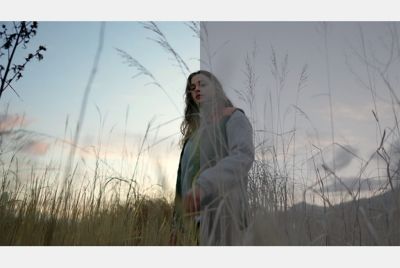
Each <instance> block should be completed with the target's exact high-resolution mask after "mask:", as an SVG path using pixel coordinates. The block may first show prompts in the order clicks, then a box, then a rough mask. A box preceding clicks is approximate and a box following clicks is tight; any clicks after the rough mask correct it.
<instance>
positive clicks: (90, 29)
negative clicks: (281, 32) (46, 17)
mask: <svg viewBox="0 0 400 268" xmlns="http://www.w3.org/2000/svg"><path fill="white" fill-rule="evenodd" d="M157 25H158V26H159V28H160V29H161V31H163V33H164V34H165V35H166V36H167V39H168V41H169V42H170V44H171V46H173V48H174V49H176V51H177V52H178V53H179V54H180V55H181V57H182V58H183V59H184V60H185V61H186V62H187V64H188V66H189V68H191V70H192V71H194V70H197V69H198V68H199V63H198V62H199V60H198V59H199V41H198V38H197V37H194V34H193V32H192V31H191V30H190V29H189V27H187V26H186V25H185V23H184V22H157ZM100 26H101V24H100V23H99V22H39V28H38V34H37V35H36V36H35V37H34V38H33V39H32V42H31V43H29V47H28V48H27V50H26V52H25V51H21V52H23V53H24V54H27V53H28V51H29V52H30V51H32V50H34V49H36V48H37V47H38V46H39V45H44V46H45V47H46V49H47V50H46V51H45V53H44V59H43V60H42V61H40V62H39V61H35V62H30V64H28V65H27V68H26V70H25V72H24V73H23V75H24V76H23V78H22V79H20V80H19V81H17V82H16V83H15V84H14V88H15V89H16V90H17V92H18V95H19V96H20V97H18V96H17V95H16V94H14V92H12V91H11V90H7V91H5V94H4V96H2V98H1V100H0V102H1V107H3V108H4V109H5V107H7V105H8V107H9V109H8V117H9V120H8V121H9V122H14V123H17V122H19V123H21V122H22V121H23V128H24V129H27V130H29V131H32V132H34V133H36V134H38V135H35V138H34V140H35V142H36V143H41V144H42V146H38V145H36V146H28V147H27V146H25V150H23V151H25V153H27V154H23V155H25V157H26V158H29V159H31V160H32V161H33V160H38V161H37V162H38V163H37V165H39V166H45V165H48V163H49V162H50V161H51V160H53V162H56V160H57V159H59V157H58V156H59V155H60V150H62V148H63V147H65V148H66V147H68V146H65V143H62V142H55V139H54V138H57V140H66V141H68V142H71V141H72V139H73V136H74V133H75V128H76V124H77V121H78V117H79V113H80V109H81V104H82V100H83V95H84V90H85V88H86V85H87V83H88V79H89V75H90V73H91V70H92V66H93V62H94V58H95V53H96V50H97V47H98V43H99V41H98V40H99V33H100ZM155 37H156V36H155V34H154V33H153V32H150V31H149V30H147V29H145V28H144V25H143V24H141V23H140V22H107V23H106V24H105V32H104V43H103V49H102V53H101V56H100V61H99V65H98V70H97V73H96V76H95V79H94V81H93V84H92V88H91V91H90V94H89V97H88V101H87V108H86V113H85V118H84V121H83V126H82V132H81V136H80V140H79V142H78V144H79V147H80V148H83V149H84V150H85V152H88V153H84V152H82V151H81V150H78V151H77V154H78V157H79V156H81V155H82V156H84V158H86V159H92V158H93V156H94V150H93V146H94V147H96V148H100V143H99V142H101V143H102V144H101V151H102V152H103V153H104V154H106V153H107V157H106V159H107V160H106V161H107V163H108V164H109V165H113V164H114V163H113V161H117V162H118V161H119V162H121V161H120V160H121V158H122V157H121V154H122V152H123V150H124V140H125V151H126V153H125V154H130V155H131V156H132V159H129V160H127V161H126V163H124V164H126V167H121V168H119V169H118V171H119V172H120V173H123V176H129V175H128V174H132V171H131V168H132V167H133V166H134V165H135V162H134V160H135V159H136V157H135V156H134V155H137V152H138V149H139V148H138V147H139V145H140V142H141V140H142V139H143V136H144V134H145V131H146V127H147V125H148V124H149V123H150V122H152V123H153V125H152V127H153V130H152V131H151V132H150V134H151V135H149V137H150V138H151V139H149V143H150V142H153V143H154V142H156V141H158V140H159V139H162V138H164V137H167V136H170V138H169V139H166V140H165V142H164V143H166V144H167V145H168V143H167V142H172V143H173V142H177V140H178V138H179V124H180V119H179V117H180V116H181V115H182V114H183V90H184V87H185V82H186V80H185V76H184V75H182V73H181V71H180V70H179V68H177V67H176V66H175V65H176V63H175V62H174V60H173V59H171V56H170V55H168V54H167V53H166V52H165V50H164V49H163V48H162V47H160V46H159V45H158V44H157V43H156V42H154V41H153V40H151V38H155ZM117 49H121V50H123V51H125V52H126V53H128V54H129V55H131V56H132V57H134V58H135V59H136V60H137V61H138V62H140V63H141V64H142V65H143V66H144V67H145V68H147V69H148V70H149V71H150V72H151V73H152V74H153V76H154V77H155V78H156V79H157V81H158V82H159V83H160V84H162V86H163V88H164V89H165V91H166V92H167V93H168V95H169V96H170V98H171V99H173V101H174V102H175V105H176V107H175V105H173V104H172V103H171V102H170V101H169V99H168V97H166V95H165V94H164V93H163V91H162V90H160V88H158V87H156V86H154V85H151V84H149V83H151V82H152V80H151V79H149V77H146V76H144V75H139V76H137V77H135V78H134V76H135V75H136V74H138V73H139V71H138V70H137V68H135V67H131V66H129V65H128V64H127V63H126V62H125V60H124V59H123V57H122V56H121V55H120V54H119V52H118V51H117ZM24 54H21V55H24ZM21 55H18V56H19V57H20V56H21ZM2 60H3V59H2ZM2 114H3V115H5V112H3V111H2ZM23 115H25V118H24V119H23V120H22V119H21V118H22V117H23ZM10 118H11V119H12V120H11V119H10ZM13 118H14V119H13ZM17 118H20V120H19V121H18V120H16V119H17ZM171 119H175V121H173V122H172V123H170V124H166V125H164V126H162V127H161V128H160V130H159V131H157V130H156V129H154V127H155V126H157V125H159V124H161V123H163V122H167V121H170V120H171ZM3 121H4V122H6V120H5V117H4V120H3ZM67 121H68V128H67V131H66V134H65V129H66V122H67ZM9 125H10V123H9ZM157 132H159V133H157ZM40 134H43V135H40ZM46 136H50V137H53V138H47V137H46ZM124 137H125V138H124ZM43 144H47V146H46V145H43ZM63 144H64V146H63ZM146 144H147V143H146ZM157 146H159V148H157V149H158V151H157V152H155V153H154V154H153V156H154V157H153V158H154V161H155V162H157V161H159V160H156V159H161V162H163V163H167V164H163V165H162V166H163V167H164V166H166V167H167V168H165V170H164V169H163V172H164V173H167V175H168V176H173V175H172V172H174V171H175V169H176V168H175V167H174V166H176V165H177V163H175V162H176V161H177V156H175V155H176V154H179V151H177V150H178V148H173V150H172V151H171V150H170V151H171V152H167V151H165V150H162V147H163V146H164V145H163V144H160V145H157ZM157 146H156V147H157ZM39 147H40V148H41V150H39ZM43 147H44V149H43ZM164 147H165V146H164ZM65 148H64V154H65V152H69V148H68V149H65ZM174 153H175V154H174ZM171 155H172V157H171ZM127 158H128V157H125V159H127ZM170 158H171V159H172V160H171V161H170ZM104 159H105V158H104ZM152 161H153V160H152ZM170 162H171V163H170ZM121 165H122V164H121ZM103 167H104V165H103ZM172 167H173V168H172ZM122 170H124V171H122ZM168 172H170V173H171V174H170V173H168ZM114 175H115V174H114ZM152 182H153V183H154V180H152ZM172 184H173V183H172Z"/></svg>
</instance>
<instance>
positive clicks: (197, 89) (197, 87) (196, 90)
mask: <svg viewBox="0 0 400 268" xmlns="http://www.w3.org/2000/svg"><path fill="white" fill-rule="evenodd" d="M194 92H196V93H199V92H200V84H199V83H198V84H196V85H195V88H194Z"/></svg>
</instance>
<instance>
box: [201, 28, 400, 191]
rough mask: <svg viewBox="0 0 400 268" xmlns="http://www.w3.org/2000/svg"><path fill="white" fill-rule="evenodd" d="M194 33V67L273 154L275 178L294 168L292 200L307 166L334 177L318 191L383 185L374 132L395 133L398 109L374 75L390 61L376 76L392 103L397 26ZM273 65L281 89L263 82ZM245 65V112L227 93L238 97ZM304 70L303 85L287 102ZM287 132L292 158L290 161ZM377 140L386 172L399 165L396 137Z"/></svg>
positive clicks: (305, 182) (309, 174)
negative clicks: (208, 74)
mask: <svg viewBox="0 0 400 268" xmlns="http://www.w3.org/2000/svg"><path fill="white" fill-rule="evenodd" d="M202 33H203V34H202V37H203V40H202V46H201V53H200V54H201V59H202V60H203V61H202V62H201V68H202V69H208V70H211V71H213V72H214V73H215V74H216V75H217V77H219V78H220V80H221V81H222V84H223V86H224V88H225V91H226V92H227V94H228V96H229V97H230V98H231V99H232V100H233V102H234V103H235V104H236V105H238V106H241V107H242V108H243V109H244V110H245V111H246V113H247V114H248V115H249V116H253V118H254V120H253V128H254V129H255V130H256V133H257V134H258V136H256V146H257V145H258V144H259V143H261V142H262V141H263V140H265V141H266V143H265V146H266V148H267V149H272V148H275V149H276V150H277V154H278V157H277V158H278V159H279V166H280V167H281V171H282V170H283V171H284V170H292V167H293V162H294V163H295V171H294V172H295V174H296V175H295V177H296V180H295V184H296V185H297V186H298V188H299V190H300V192H301V191H304V189H306V188H307V187H308V186H310V185H313V184H314V183H315V182H316V172H315V170H316V168H318V169H319V170H320V172H321V173H323V171H324V167H327V168H328V169H329V170H332V171H334V172H335V174H336V175H337V177H338V178H339V179H334V178H333V176H329V177H328V178H326V180H325V181H324V183H325V185H326V191H327V192H335V191H336V189H337V190H338V191H339V192H343V191H345V187H349V188H350V189H353V187H357V186H358V182H359V180H358V178H361V182H362V184H363V185H362V187H361V188H362V189H363V190H365V189H368V185H372V188H373V189H374V190H375V189H377V188H378V185H381V184H380V183H381V182H387V176H386V175H385V172H384V169H385V165H384V164H383V163H382V162H383V161H381V159H380V157H377V156H376V155H375V156H373V155H374V152H375V151H376V149H377V148H378V147H379V144H380V142H381V138H382V136H383V131H384V130H385V129H386V134H389V132H390V129H393V128H394V127H395V126H396V124H395V115H396V114H399V108H400V107H399V105H398V104H394V105H392V104H393V103H392V101H393V100H394V97H393V96H392V94H391V93H390V90H388V87H387V86H386V84H385V83H384V80H383V79H382V77H381V76H380V72H379V71H377V70H380V71H383V70H384V69H385V64H386V63H387V62H390V64H389V65H388V68H387V72H386V73H385V77H386V79H387V80H388V82H389V83H390V84H391V86H392V87H393V90H394V92H395V94H396V95H397V97H398V96H399V95H400V90H399V76H398V68H399V67H400V66H399V56H400V50H399V39H398V33H399V24H398V23H397V22H394V23H388V22H386V23H385V22H327V23H322V22H205V23H203V27H202ZM392 37H393V38H392ZM362 40H364V42H362ZM363 47H364V48H365V55H366V57H363V55H364V50H363ZM209 55H212V56H211V57H209ZM273 55H275V58H274V57H273ZM390 58H391V59H392V60H391V61H389V59H390ZM273 59H275V62H276V64H277V70H278V72H277V77H283V74H284V73H285V76H284V77H285V78H284V79H282V81H281V82H279V81H280V80H279V78H278V79H275V78H274V76H273V74H272V73H273V71H274V68H273V66H274V65H273V62H274V60H273ZM246 60H247V62H248V63H249V66H250V67H251V70H252V72H251V73H253V74H254V75H253V81H254V83H253V92H254V103H253V104H251V105H250V104H249V103H244V102H243V101H241V100H240V98H239V95H238V94H237V90H239V91H241V92H243V93H244V94H246V92H248V91H247V90H248V88H249V86H248V84H249V83H248V82H246V81H248V77H249V76H248V74H249V71H248V70H249V69H248V68H246V65H245V63H246ZM285 62H286V68H284V66H285ZM365 63H367V64H365ZM305 66H306V72H305V73H306V77H307V79H305V81H304V82H303V84H302V87H301V90H300V91H299V94H297V93H298V83H299V79H300V75H301V73H302V70H303V68H304V67H305ZM376 68H377V69H376ZM368 73H369V76H368ZM280 85H282V87H280ZM370 85H371V88H372V89H373V90H372V91H371V90H370V89H369V86H370ZM371 92H372V93H371ZM297 96H298V100H297V101H296V97H297ZM373 96H374V97H375V99H376V100H375V103H376V105H375V104H374V101H373V99H374V98H373ZM296 104H297V105H296ZM295 107H297V108H295ZM330 107H332V120H331V112H330V111H331V109H330ZM252 110H253V112H252ZM372 111H374V112H375V113H376V114H377V117H378V119H379V123H380V126H381V130H380V131H379V128H378V127H377V123H376V120H375V117H374V115H373V113H372ZM295 117H296V126H295V125H294V124H295V122H294V120H295V119H294V118H295ZM331 122H333V123H331ZM332 126H333V127H332ZM294 129H296V145H295V149H296V158H292V154H293V153H292V152H293V151H292V149H293V146H294V144H293V130H294ZM332 129H333V131H332ZM386 138H387V139H386V140H385V142H384V147H385V149H386V150H387V152H388V154H389V155H390V159H391V161H392V163H391V165H392V166H391V167H395V166H396V163H398V162H399V161H400V151H399V148H400V147H399V144H400V143H399V139H400V137H399V131H398V129H397V131H395V132H394V133H391V134H390V135H389V136H386ZM333 142H334V143H335V146H332V143H333ZM288 148H289V151H286V150H288ZM283 151H286V152H285V153H283ZM313 155H314V156H315V157H314V160H315V162H316V165H315V166H314V161H312V158H311V156H313ZM270 156H271V154H270ZM371 156H373V159H372V162H371V163H370V164H369V165H367V168H366V169H365V171H364V172H363V173H362V174H361V175H360V171H361V170H362V167H363V166H364V165H365V164H366V163H367V162H368V160H369V159H370V157H371ZM258 157H261V151H260V150H259V151H258ZM285 157H286V160H285V159H284V158H285ZM270 159H271V158H270ZM285 162H286V163H287V168H285V167H284V163H285ZM328 169H326V170H328ZM339 180H340V181H339ZM336 186H337V187H336Z"/></svg>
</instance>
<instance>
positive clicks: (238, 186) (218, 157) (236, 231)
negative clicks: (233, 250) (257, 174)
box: [171, 70, 254, 245]
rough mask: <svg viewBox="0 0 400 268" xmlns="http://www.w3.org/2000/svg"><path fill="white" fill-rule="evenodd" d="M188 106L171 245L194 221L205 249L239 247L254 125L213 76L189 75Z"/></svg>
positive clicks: (245, 219) (245, 205)
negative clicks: (208, 247) (211, 247)
mask: <svg viewBox="0 0 400 268" xmlns="http://www.w3.org/2000/svg"><path fill="white" fill-rule="evenodd" d="M185 103H186V107H185V117H184V120H183V122H182V124H181V132H182V135H183V136H182V139H181V145H182V152H181V156H180V160H179V167H178V176H177V182H176V195H175V209H174V230H173V233H172V236H171V244H176V234H177V232H178V230H181V231H183V232H185V227H184V226H185V224H184V223H185V222H189V223H196V224H197V226H198V236H199V241H198V242H199V243H200V245H238V244H240V243H241V239H242V238H241V235H242V233H243V230H244V228H245V227H246V225H247V216H246V214H247V195H246V185H247V173H248V171H249V169H250V168H251V165H252V163H253V160H254V145H253V140H252V137H253V135H252V127H251V125H250V122H249V120H248V119H247V117H246V116H245V114H244V112H243V111H242V110H240V109H238V108H235V107H234V106H233V105H232V103H231V101H230V100H229V99H228V98H227V96H226V95H225V93H224V91H223V89H222V86H221V83H220V82H219V81H218V79H217V78H216V77H215V76H214V75H213V74H212V73H210V72H207V71H203V70H200V71H198V72H195V73H192V74H190V75H189V77H188V79H187V84H186V92H185Z"/></svg>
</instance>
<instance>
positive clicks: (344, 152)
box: [323, 144, 358, 171]
mask: <svg viewBox="0 0 400 268" xmlns="http://www.w3.org/2000/svg"><path fill="white" fill-rule="evenodd" d="M335 147H336V148H335V162H333V160H332V159H331V160H330V161H327V162H326V163H323V165H324V166H326V167H328V168H329V169H330V170H333V166H335V171H338V170H341V169H344V168H345V167H347V166H349V165H350V163H351V161H352V160H353V158H355V157H356V155H357V153H358V150H357V149H356V148H355V147H353V146H351V145H337V144H335ZM331 152H332V151H331V146H329V147H326V148H324V152H323V154H324V158H328V157H330V156H331ZM325 156H327V157H325ZM333 163H335V165H333Z"/></svg>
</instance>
